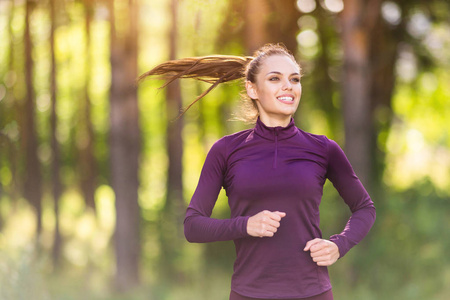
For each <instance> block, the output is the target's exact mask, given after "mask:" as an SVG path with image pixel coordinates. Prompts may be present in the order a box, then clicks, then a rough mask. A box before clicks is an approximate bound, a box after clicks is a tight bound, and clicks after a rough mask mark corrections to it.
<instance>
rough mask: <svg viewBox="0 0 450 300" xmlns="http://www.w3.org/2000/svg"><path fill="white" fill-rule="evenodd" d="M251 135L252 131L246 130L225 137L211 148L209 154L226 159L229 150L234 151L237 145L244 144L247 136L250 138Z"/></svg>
mask: <svg viewBox="0 0 450 300" xmlns="http://www.w3.org/2000/svg"><path fill="white" fill-rule="evenodd" d="M252 134H253V129H246V130H242V131H239V132H236V133H233V134H229V135H225V136H223V137H222V138H220V139H219V140H217V141H216V142H215V143H214V144H213V145H212V146H211V149H210V153H214V154H220V155H222V156H223V157H227V156H228V153H229V152H230V150H231V149H234V148H236V147H237V146H238V145H240V144H242V143H244V142H245V141H246V140H247V139H248V138H249V136H252Z"/></svg>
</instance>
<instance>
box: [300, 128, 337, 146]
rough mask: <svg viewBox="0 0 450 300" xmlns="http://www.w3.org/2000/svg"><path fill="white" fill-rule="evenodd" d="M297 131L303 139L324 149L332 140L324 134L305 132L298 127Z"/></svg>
mask: <svg viewBox="0 0 450 300" xmlns="http://www.w3.org/2000/svg"><path fill="white" fill-rule="evenodd" d="M298 131H299V135H300V136H301V137H302V138H303V139H304V140H305V141H307V142H309V143H310V144H311V145H313V146H316V147H319V148H324V150H326V149H327V148H328V145H329V144H330V142H332V140H330V139H329V138H328V137H326V136H325V135H321V134H314V133H310V132H306V131H304V130H302V129H300V128H299V129H298Z"/></svg>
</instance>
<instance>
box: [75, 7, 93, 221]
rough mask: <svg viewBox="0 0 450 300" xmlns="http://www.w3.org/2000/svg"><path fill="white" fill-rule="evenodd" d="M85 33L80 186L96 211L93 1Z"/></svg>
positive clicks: (85, 197)
mask: <svg viewBox="0 0 450 300" xmlns="http://www.w3.org/2000/svg"><path fill="white" fill-rule="evenodd" d="M85 10H86V16H85V33H86V48H85V52H86V64H85V69H86V76H85V83H84V98H83V101H82V104H81V105H80V111H81V113H80V126H79V131H80V132H79V134H80V136H81V137H80V142H79V143H78V147H79V149H78V151H79V155H80V158H79V159H80V185H81V191H82V193H83V196H84V200H85V203H86V207H88V208H90V209H92V210H93V211H94V212H95V211H96V206H95V189H96V186H97V183H96V181H97V180H96V175H97V162H96V159H95V155H94V129H93V125H92V120H91V99H90V96H89V84H90V81H91V59H90V43H91V20H92V14H93V7H92V3H91V1H85Z"/></svg>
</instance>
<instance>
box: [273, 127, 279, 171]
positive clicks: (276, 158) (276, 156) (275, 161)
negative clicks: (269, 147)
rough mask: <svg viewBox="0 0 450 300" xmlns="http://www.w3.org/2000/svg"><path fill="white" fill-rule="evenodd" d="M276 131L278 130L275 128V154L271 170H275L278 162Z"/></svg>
mask: <svg viewBox="0 0 450 300" xmlns="http://www.w3.org/2000/svg"><path fill="white" fill-rule="evenodd" d="M278 130H279V128H275V132H274V133H275V154H274V157H273V168H274V169H276V168H277V160H278Z"/></svg>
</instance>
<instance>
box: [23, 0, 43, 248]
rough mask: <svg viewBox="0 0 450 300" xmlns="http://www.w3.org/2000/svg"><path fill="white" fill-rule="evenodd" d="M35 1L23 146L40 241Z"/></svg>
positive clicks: (27, 62) (26, 35) (27, 187)
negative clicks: (33, 41) (34, 58)
mask: <svg viewBox="0 0 450 300" xmlns="http://www.w3.org/2000/svg"><path fill="white" fill-rule="evenodd" d="M33 6H34V2H33V1H31V0H27V1H26V4H25V7H26V8H25V33H24V39H25V82H26V89H27V96H26V99H25V104H24V118H23V126H24V128H23V132H22V133H23V136H22V138H23V146H24V149H25V179H24V187H23V193H24V196H25V198H26V199H27V200H28V201H29V202H30V203H31V204H32V205H33V207H34V209H35V212H36V239H37V241H39V238H40V234H41V231H42V207H41V205H42V204H41V201H42V180H41V178H42V177H41V165H40V162H39V159H38V155H37V151H38V138H37V133H36V125H35V111H36V104H35V94H34V85H33V71H34V63H33V59H32V49H33V44H32V39H31V35H30V16H31V13H32V11H33Z"/></svg>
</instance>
